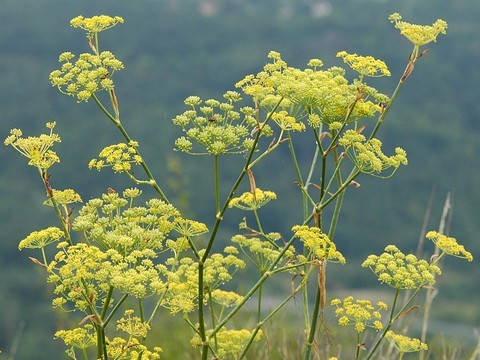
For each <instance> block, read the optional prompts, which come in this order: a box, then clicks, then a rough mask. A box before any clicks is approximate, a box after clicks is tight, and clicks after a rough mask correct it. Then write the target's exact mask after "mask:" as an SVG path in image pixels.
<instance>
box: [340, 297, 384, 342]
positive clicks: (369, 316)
mask: <svg viewBox="0 0 480 360" xmlns="http://www.w3.org/2000/svg"><path fill="white" fill-rule="evenodd" d="M331 305H332V306H336V307H337V309H336V310H335V316H336V317H338V324H339V325H341V326H348V325H354V326H355V330H356V331H357V333H359V334H360V333H361V332H363V331H364V330H365V328H366V327H372V328H374V329H375V330H376V331H379V330H382V329H383V325H382V322H381V319H382V315H381V314H380V310H387V305H386V304H385V303H384V302H381V301H379V302H378V303H377V308H376V309H375V307H374V306H373V305H372V303H371V302H370V300H359V299H357V300H354V299H353V296H349V297H347V298H345V299H343V301H342V300H340V299H334V300H332V302H331Z"/></svg>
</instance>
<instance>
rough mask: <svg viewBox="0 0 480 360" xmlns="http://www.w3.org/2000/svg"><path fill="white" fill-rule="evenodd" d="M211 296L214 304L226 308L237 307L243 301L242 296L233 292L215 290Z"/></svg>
mask: <svg viewBox="0 0 480 360" xmlns="http://www.w3.org/2000/svg"><path fill="white" fill-rule="evenodd" d="M211 296H212V300H213V301H214V302H216V303H217V304H219V305H221V306H225V307H231V306H235V305H237V304H239V303H240V302H241V301H242V300H243V296H242V295H239V294H237V293H235V292H233V291H224V290H220V289H215V290H213V291H212V293H211Z"/></svg>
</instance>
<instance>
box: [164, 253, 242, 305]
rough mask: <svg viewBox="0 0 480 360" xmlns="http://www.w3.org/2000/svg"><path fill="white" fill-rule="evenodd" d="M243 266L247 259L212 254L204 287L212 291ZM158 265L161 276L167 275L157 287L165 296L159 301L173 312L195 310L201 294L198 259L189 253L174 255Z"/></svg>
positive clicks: (205, 271) (205, 267)
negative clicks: (177, 256) (199, 290)
mask: <svg viewBox="0 0 480 360" xmlns="http://www.w3.org/2000/svg"><path fill="white" fill-rule="evenodd" d="M226 252H227V251H226ZM244 267H245V263H244V262H243V261H242V260H240V259H239V258H237V257H236V256H235V255H233V254H231V253H230V254H227V255H223V254H220V253H215V254H212V255H211V256H210V257H209V258H208V259H207V260H206V261H205V263H204V269H203V270H204V284H205V287H206V288H207V289H209V291H212V292H213V291H215V290H216V289H218V288H219V287H220V286H221V285H222V284H224V283H225V282H227V281H229V280H231V279H232V273H233V272H235V271H236V270H237V269H239V268H244ZM157 268H158V270H159V273H160V275H161V277H162V279H165V280H164V281H163V282H162V285H161V287H160V289H159V290H158V293H159V294H161V299H162V301H161V304H160V305H161V306H162V307H164V308H166V309H169V310H170V312H171V313H172V314H175V313H177V312H180V311H182V312H184V313H189V312H192V311H194V310H195V308H196V305H197V304H196V300H197V297H198V262H197V261H195V260H194V259H192V258H189V257H184V258H181V259H177V258H176V257H174V258H169V259H167V260H166V262H165V264H161V265H158V267H157Z"/></svg>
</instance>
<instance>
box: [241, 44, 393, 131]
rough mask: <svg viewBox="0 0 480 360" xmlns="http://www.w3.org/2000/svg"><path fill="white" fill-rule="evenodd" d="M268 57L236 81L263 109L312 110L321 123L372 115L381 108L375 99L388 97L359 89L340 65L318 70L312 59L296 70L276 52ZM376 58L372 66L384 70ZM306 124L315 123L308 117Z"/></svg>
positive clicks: (295, 113)
mask: <svg viewBox="0 0 480 360" xmlns="http://www.w3.org/2000/svg"><path fill="white" fill-rule="evenodd" d="M268 57H269V58H271V59H272V60H273V62H272V63H269V64H266V65H265V67H264V69H263V71H261V72H259V73H258V74H257V75H255V76H254V75H248V76H246V77H245V78H244V79H243V80H241V81H239V82H238V83H237V84H236V87H239V88H241V89H242V90H243V92H244V93H245V94H247V95H249V96H251V97H252V98H253V100H254V101H255V103H256V104H258V105H259V106H261V107H262V108H264V109H265V110H266V111H271V110H272V109H273V107H274V106H275V105H277V104H278V103H280V105H279V108H280V109H281V111H286V112H287V113H288V114H289V115H290V116H294V117H301V116H303V115H304V114H309V115H311V114H316V115H317V117H316V118H315V119H316V120H318V121H320V122H322V123H325V124H331V123H333V122H340V123H344V122H345V121H347V120H348V121H351V119H359V118H363V117H370V116H373V115H374V114H375V113H378V112H380V111H381V107H380V105H379V103H380V102H385V100H386V99H388V98H387V97H386V96H385V95H382V94H379V93H378V92H377V91H376V90H375V89H373V88H369V91H368V92H363V88H362V87H359V86H358V84H357V83H355V82H354V83H352V84H349V82H348V80H347V79H346V78H345V70H344V69H342V68H340V67H332V68H330V69H327V70H320V69H319V68H320V67H321V66H322V61H321V60H318V59H312V60H310V61H309V63H308V65H309V66H310V67H311V68H307V69H305V70H300V69H297V68H294V67H290V66H288V65H287V63H286V62H285V61H284V60H283V59H282V58H281V55H280V54H279V53H278V52H275V51H271V52H270V53H269V54H268ZM379 61H380V60H376V62H375V64H377V65H375V66H377V68H378V69H380V68H381V70H379V71H382V72H384V73H386V71H388V69H386V67H383V65H382V67H380V65H379V64H380V63H379ZM371 66H373V65H371ZM369 71H371V70H369ZM359 90H360V92H359ZM369 98H373V100H374V102H372V101H370V100H369ZM309 124H310V125H315V126H318V125H319V124H318V122H313V121H310V119H309ZM297 126H298V125H297Z"/></svg>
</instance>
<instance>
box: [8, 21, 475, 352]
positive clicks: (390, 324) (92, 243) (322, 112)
mask: <svg viewBox="0 0 480 360" xmlns="http://www.w3.org/2000/svg"><path fill="white" fill-rule="evenodd" d="M390 20H391V21H392V22H393V23H394V24H395V27H396V28H398V29H399V30H400V32H401V33H402V34H403V35H404V36H406V37H407V38H408V39H409V40H410V42H411V43H412V44H413V50H412V52H411V54H410V55H409V57H408V60H407V65H406V69H405V71H404V73H403V75H402V76H401V77H400V79H399V81H398V84H397V86H396V88H395V90H394V92H393V94H392V95H391V96H390V97H389V96H387V95H385V94H383V93H381V92H379V91H378V90H377V89H375V88H374V87H372V86H371V85H369V84H368V79H369V78H370V77H381V76H390V75H391V74H390V71H389V69H388V67H387V65H386V64H385V63H384V62H383V61H381V60H378V59H375V58H373V57H371V56H361V55H357V54H349V53H347V52H345V51H341V52H339V53H338V54H337V57H339V58H341V59H342V60H343V62H344V63H345V64H346V65H348V67H350V68H351V69H352V70H353V71H354V72H355V73H356V76H355V77H354V78H353V79H348V77H347V76H346V70H345V69H344V68H342V67H338V66H336V67H331V68H328V69H323V63H322V61H321V60H319V59H312V60H310V61H309V62H308V63H307V67H306V68H305V69H297V68H295V67H291V66H289V65H288V64H287V63H286V62H285V60H284V59H283V58H282V56H281V54H279V53H278V52H275V51H272V52H270V53H269V54H268V58H269V59H270V60H269V62H268V63H267V64H266V65H265V66H264V68H263V70H262V71H260V72H258V73H257V74H255V75H253V74H252V75H247V76H246V77H245V78H244V79H242V80H240V81H239V82H238V83H237V84H236V85H235V86H236V88H237V89H238V91H227V92H226V93H225V94H224V95H223V97H222V98H221V99H207V100H203V99H201V98H200V97H199V96H189V97H188V98H187V99H185V102H184V103H185V106H186V110H185V111H184V112H183V113H182V114H180V115H178V116H176V117H175V118H174V119H173V124H174V125H175V126H179V127H181V129H182V131H183V136H181V137H179V138H178V139H177V140H176V141H175V150H176V151H181V152H184V153H186V154H190V155H195V156H205V157H208V158H209V159H211V161H212V162H213V164H212V167H213V177H214V182H213V194H214V203H215V214H212V219H213V225H212V226H211V228H210V229H209V228H208V227H207V226H206V225H205V224H203V223H201V222H198V221H196V220H193V219H188V218H186V217H185V216H183V215H182V214H181V213H180V211H178V210H177V209H176V208H175V206H174V204H171V203H170V201H169V200H168V198H167V196H166V194H165V192H164V191H163V190H162V185H161V184H159V183H158V182H157V181H156V180H155V177H154V175H153V172H152V171H151V170H150V168H149V166H148V165H147V163H146V162H145V160H144V157H143V156H142V154H141V152H140V146H139V143H138V142H137V141H135V140H134V139H133V138H132V137H131V135H130V134H129V132H128V131H127V129H126V127H125V126H124V122H123V119H122V118H121V116H120V102H119V100H118V98H117V96H116V93H115V86H114V81H113V77H114V74H115V72H117V71H120V70H123V68H124V65H123V63H122V62H121V61H120V60H118V59H117V58H116V57H115V55H114V54H113V53H112V52H110V51H107V50H101V47H100V33H101V32H102V31H104V30H107V29H110V28H112V27H114V26H116V25H117V24H120V23H123V19H122V18H121V17H118V16H116V17H110V16H106V15H101V16H93V17H90V18H85V17H83V16H79V17H76V18H74V19H73V20H72V21H71V25H72V26H73V27H75V28H80V29H83V30H84V31H85V32H86V35H87V43H88V46H89V49H90V51H89V52H86V53H82V54H80V55H78V56H76V55H74V54H72V53H71V52H64V53H62V54H61V55H60V57H59V61H60V63H61V66H60V68H59V69H58V70H55V71H53V72H52V73H51V74H50V81H51V83H52V85H53V86H55V87H57V88H58V89H59V90H60V92H61V93H63V94H66V95H68V96H72V97H73V98H75V99H76V100H77V102H79V103H80V102H87V101H93V102H94V103H95V104H96V105H97V106H98V108H99V110H100V112H101V113H103V115H105V117H106V118H107V119H108V120H109V121H110V122H111V123H112V124H113V125H114V126H115V127H116V128H117V129H118V130H119V131H120V133H121V134H122V135H123V137H124V141H123V142H121V143H118V144H112V145H109V146H107V147H105V148H104V149H103V150H102V151H101V152H100V153H99V154H98V156H96V157H95V158H94V159H92V161H91V162H90V163H89V168H91V169H97V170H99V171H100V170H103V169H105V168H112V169H113V171H114V172H116V173H122V174H125V175H126V176H127V177H128V179H129V180H130V181H131V182H133V184H134V185H135V186H137V187H132V188H127V189H126V190H124V191H123V192H120V193H119V192H117V191H115V190H113V189H109V190H108V192H107V193H105V194H102V195H101V196H99V197H98V198H94V199H91V200H89V201H87V202H86V203H85V204H84V205H83V207H82V208H81V209H80V211H79V212H78V214H74V212H73V208H72V207H71V206H72V205H71V204H73V203H77V202H82V199H81V197H80V195H79V194H77V193H76V192H75V191H74V190H72V189H64V190H59V189H56V188H55V187H54V185H53V183H54V182H55V177H54V175H55V173H54V172H53V170H52V169H53V168H52V167H53V165H55V164H56V163H58V162H59V161H60V160H59V158H58V156H57V154H56V153H55V151H54V150H53V147H54V145H56V143H58V142H60V136H59V135H58V134H56V133H55V132H54V128H55V123H54V122H52V123H47V128H48V129H49V132H48V133H47V134H42V135H40V136H30V137H23V134H22V131H21V130H18V129H14V130H12V131H11V134H10V136H8V137H7V139H6V140H5V144H6V145H11V146H12V147H14V148H15V149H16V150H18V151H19V152H20V153H21V154H22V155H24V156H25V157H27V158H28V161H29V162H28V164H29V165H31V166H34V167H36V168H37V169H38V171H39V175H40V178H41V180H42V182H43V185H44V187H45V190H46V200H45V204H46V205H48V206H50V207H52V209H53V211H54V213H55V215H56V217H57V220H58V226H52V227H49V228H47V229H43V230H40V231H35V232H33V233H31V234H30V235H29V236H27V237H26V238H25V239H23V240H22V241H21V242H20V244H19V249H20V250H23V249H25V248H31V249H38V250H39V251H40V253H41V258H40V259H37V258H33V257H31V259H32V261H33V262H34V263H35V264H37V265H39V266H41V267H43V268H44V269H45V271H46V272H47V275H48V278H47V279H48V282H49V283H51V284H53V289H54V294H55V298H54V300H53V306H54V307H58V308H61V309H63V310H65V311H69V312H70V311H71V312H72V317H73V318H74V319H76V320H77V323H78V325H77V326H76V327H74V328H73V329H67V330H59V331H58V332H57V333H56V335H55V336H56V337H57V338H60V339H62V340H63V341H64V342H65V344H66V346H67V348H68V349H67V351H66V352H67V354H68V355H69V356H70V357H71V358H73V359H77V358H84V359H88V358H95V359H104V360H107V359H127V358H128V359H158V358H160V354H161V351H162V348H161V347H162V346H166V344H162V343H161V341H160V340H159V341H157V340H158V339H155V338H149V337H148V335H149V333H151V328H152V326H153V325H154V324H155V322H154V320H155V319H156V318H158V317H161V316H165V314H166V313H170V314H177V313H182V314H183V319H184V320H185V321H186V322H187V323H188V325H189V326H190V328H191V332H192V338H191V339H190V342H191V344H192V346H194V347H196V348H198V353H199V355H198V358H201V359H207V358H209V357H212V358H215V359H224V358H235V359H242V358H244V357H246V355H247V353H248V351H249V350H251V348H252V344H253V343H254V342H258V341H262V334H263V333H262V327H263V326H264V324H265V322H266V321H267V320H270V319H271V318H272V317H273V316H275V315H276V314H277V313H278V312H279V310H280V309H282V308H283V307H284V306H285V304H287V303H288V302H289V301H291V300H292V299H293V298H294V297H295V296H296V295H298V294H300V295H299V296H301V298H302V304H303V313H304V329H305V338H304V350H303V358H304V359H311V358H312V356H314V352H317V353H319V354H320V353H321V352H322V350H320V349H321V348H322V346H320V345H321V344H320V343H319V340H318V336H317V335H318V333H319V332H321V331H322V330H324V329H327V325H326V319H324V311H325V309H326V307H327V306H333V307H334V309H335V314H336V316H337V317H338V324H339V325H340V326H349V325H352V326H353V329H354V330H353V331H354V332H355V334H356V343H355V344H353V345H352V351H351V353H348V354H347V355H346V356H347V358H349V359H351V358H355V359H359V358H365V359H370V358H372V356H374V354H375V353H378V351H379V349H380V346H379V345H380V344H381V343H382V341H383V340H384V339H388V340H389V341H391V342H392V343H393V344H394V345H395V347H396V348H397V349H398V354H399V355H398V356H399V358H401V357H402V356H403V354H404V353H406V352H409V351H423V350H426V349H427V345H426V344H424V343H422V342H420V341H419V340H416V339H411V338H407V337H406V336H404V335H403V334H396V333H394V332H393V328H394V325H395V322H396V320H398V319H399V318H400V317H402V316H403V315H405V314H406V313H408V312H409V311H410V309H409V307H410V306H411V303H412V301H413V299H414V298H415V296H416V295H417V294H418V293H419V292H420V291H422V289H423V288H425V287H427V286H433V284H434V282H435V276H436V275H439V274H440V269H439V268H438V266H437V263H438V261H439V260H440V259H441V258H442V257H444V256H445V255H453V256H457V257H461V258H465V259H467V260H468V261H471V260H472V255H471V254H470V253H469V252H468V251H467V250H465V249H464V247H463V246H461V245H459V244H458V243H457V242H456V240H455V239H454V238H451V237H447V236H445V235H443V234H441V233H438V232H433V231H432V232H429V233H428V234H427V238H428V239H430V240H432V241H433V242H434V243H435V245H436V246H437V248H438V250H439V255H438V256H437V257H436V258H434V259H431V260H430V261H426V260H423V259H418V258H417V257H416V256H415V255H412V254H404V253H402V252H401V251H400V250H399V249H398V248H397V247H396V246H395V245H388V246H387V247H386V248H385V252H384V253H382V254H380V255H370V256H369V257H368V258H367V259H366V260H365V261H364V263H363V264H362V266H364V267H368V268H370V269H371V270H372V272H373V273H374V274H375V276H377V277H378V280H379V281H380V282H381V283H382V284H385V285H388V286H390V287H392V288H393V289H394V297H393V303H392V304H390V305H387V304H386V303H385V302H381V301H380V302H378V303H376V304H373V303H372V302H371V301H370V300H366V299H355V298H354V297H352V296H348V297H346V298H344V299H334V300H332V301H331V302H330V304H329V303H328V302H327V300H326V299H327V293H326V291H327V285H328V284H327V264H328V263H330V264H331V265H329V266H339V265H341V264H344V263H345V262H346V259H345V257H344V256H343V255H342V253H341V252H340V251H339V250H338V249H337V247H336V245H335V242H334V238H335V231H336V229H337V226H338V221H339V215H340V212H341V209H342V205H343V200H344V195H345V193H346V191H347V190H348V189H349V188H350V187H352V186H353V187H355V186H358V183H357V182H356V179H357V178H358V177H359V176H361V175H372V176H375V177H379V178H389V177H391V176H392V175H393V174H394V173H395V172H396V171H397V169H398V168H399V167H400V166H402V165H407V156H406V152H405V151H404V150H403V149H402V148H400V147H397V148H396V149H395V150H394V153H393V154H391V155H387V154H385V153H384V151H383V150H382V142H381V141H380V140H379V139H378V138H377V137H376V135H377V132H378V129H379V128H380V126H382V125H383V123H384V121H385V119H386V117H387V115H388V113H389V110H390V108H391V106H392V104H393V103H394V101H395V99H396V97H397V95H398V92H399V91H400V89H401V88H402V86H403V84H404V82H405V81H406V80H407V78H408V77H409V76H410V75H411V74H412V72H413V70H414V67H415V64H416V62H417V61H418V60H419V59H420V58H422V57H423V56H424V55H425V54H426V53H427V51H426V50H422V47H423V46H424V45H426V44H428V43H430V42H432V41H436V38H437V36H438V35H439V34H444V33H445V32H446V28H447V24H446V22H445V21H443V20H437V21H436V22H435V23H434V24H433V25H431V26H420V25H413V24H409V23H406V22H404V21H402V18H401V16H400V15H399V14H393V15H391V17H390ZM244 98H248V99H249V100H248V101H247V100H245V99H244ZM307 141H310V142H312V143H313V144H314V145H315V152H314V154H313V156H312V158H311V159H310V162H309V164H310V165H309V166H308V167H307V168H306V169H303V168H302V165H301V164H300V163H299V161H298V156H297V151H296V149H297V146H298V144H299V142H302V143H303V142H307ZM280 147H288V149H289V152H290V157H291V161H292V171H293V172H294V173H295V176H296V184H297V185H298V194H299V196H300V197H301V199H302V206H301V209H297V210H296V212H297V213H301V214H303V220H302V222H301V223H298V224H295V223H292V226H291V231H292V232H291V234H281V233H279V232H275V231H274V232H268V231H266V230H265V228H266V226H265V224H264V221H263V216H262V214H263V213H264V212H265V211H267V210H266V209H265V208H267V205H268V203H269V202H270V201H273V200H276V199H277V194H275V193H274V192H273V191H269V190H262V188H264V187H268V186H269V184H268V183H266V184H262V186H261V187H260V186H257V182H256V179H255V176H254V171H255V169H256V167H257V166H259V165H260V164H263V163H267V162H271V161H272V159H271V157H270V154H271V153H273V152H274V151H276V150H277V149H278V148H280ZM240 154H241V155H242V156H243V158H244V164H243V166H242V167H241V168H240V169H239V171H238V176H237V179H236V180H235V181H234V182H233V183H232V184H224V183H222V181H221V179H222V176H221V161H223V159H226V158H228V157H231V156H236V155H240ZM137 168H138V170H137ZM134 169H135V171H134ZM243 183H247V184H248V188H249V191H247V192H244V193H242V194H239V196H238V195H237V194H238V193H239V188H240V186H241V185H242V184H243ZM142 187H152V188H153V189H154V190H155V191H156V193H157V197H155V198H150V199H148V200H146V201H145V200H143V202H141V200H139V199H140V198H141V195H142V190H141V188H142ZM225 188H227V189H229V191H228V192H227V196H226V197H224V198H223V197H222V196H221V194H222V193H224V192H223V191H221V190H222V189H225ZM279 197H280V196H279ZM231 208H239V209H241V210H243V211H247V212H248V213H247V215H246V216H245V217H244V218H243V220H242V221H241V222H240V233H239V234H236V235H234V236H233V237H231V239H230V240H228V241H227V240H226V239H225V235H224V234H225V233H226V232H225V231H224V230H225V229H224V225H223V219H224V216H225V213H226V212H227V211H229V210H230V209H231ZM260 209H261V211H260ZM292 221H293V220H292ZM251 224H253V225H251ZM270 226H272V225H271V224H270ZM220 243H221V245H220ZM51 244H56V248H57V252H56V254H55V255H54V256H53V257H51V256H49V252H47V251H46V250H45V248H46V247H47V246H48V245H51ZM219 249H221V251H219ZM247 265H248V266H252V267H254V268H256V269H257V271H258V278H257V280H256V282H255V283H254V284H253V285H252V286H251V287H250V288H249V289H248V290H246V291H242V292H240V291H236V292H235V291H232V286H233V285H229V286H227V285H226V283H227V282H230V281H231V280H235V279H237V280H238V279H240V278H242V276H243V275H242V274H241V273H240V272H239V270H240V269H243V268H245V267H246V266H247ZM281 273H287V274H291V275H290V276H291V278H292V280H291V284H292V286H291V290H290V291H289V292H287V293H285V294H283V299H282V300H280V301H279V302H278V304H277V305H276V306H275V307H274V308H273V309H269V308H268V307H267V306H265V304H264V299H263V296H262V289H263V287H264V285H265V284H266V283H267V282H269V281H272V279H277V278H281V277H280V274H281ZM308 283H311V284H314V287H313V288H312V287H307V284H308ZM233 284H235V282H233ZM405 290H409V291H410V298H409V299H408V300H407V301H406V302H405V303H404V304H403V305H402V306H400V305H398V302H397V300H398V296H399V294H400V292H402V291H405ZM254 300H255V301H256V304H255V308H256V311H255V315H254V321H255V322H256V325H255V326H253V327H250V328H241V329H238V328H235V327H234V325H233V322H232V320H233V319H235V318H236V317H238V315H239V314H240V311H241V310H242V309H244V308H245V305H246V304H249V303H250V302H252V301H254ZM162 309H167V310H168V311H167V312H162V311H161V310H162ZM386 311H388V313H387V315H386V319H385V315H382V312H383V313H385V312H386ZM242 314H245V311H243V312H242ZM159 321H161V320H159ZM322 323H323V324H325V326H320V324H322ZM368 330H371V331H376V332H378V335H377V337H376V339H375V340H373V341H371V342H370V343H368V344H367V343H366V340H365V338H366V337H365V336H364V335H365V332H366V331H368ZM147 340H148V341H147ZM185 340H186V341H189V339H185ZM147 345H148V346H147ZM363 350H366V351H363ZM325 351H326V350H325ZM335 355H336V353H335V351H333V352H332V353H330V354H328V356H331V358H332V359H333V358H335Z"/></svg>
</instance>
